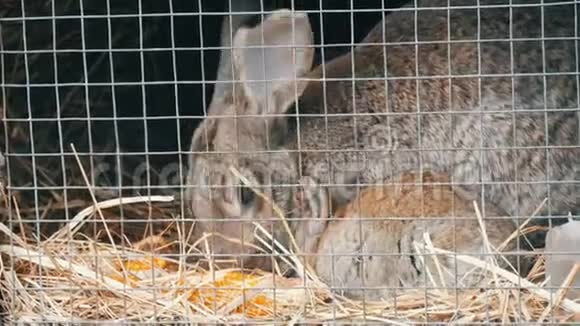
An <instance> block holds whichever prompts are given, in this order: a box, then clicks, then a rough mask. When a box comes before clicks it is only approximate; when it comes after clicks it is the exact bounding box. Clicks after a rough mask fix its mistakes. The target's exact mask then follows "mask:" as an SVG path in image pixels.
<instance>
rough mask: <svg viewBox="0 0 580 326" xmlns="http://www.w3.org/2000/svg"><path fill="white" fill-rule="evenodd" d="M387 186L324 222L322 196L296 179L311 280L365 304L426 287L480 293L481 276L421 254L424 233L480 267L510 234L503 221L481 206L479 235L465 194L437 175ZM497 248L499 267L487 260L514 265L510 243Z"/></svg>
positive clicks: (366, 192) (408, 176)
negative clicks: (473, 258) (300, 187)
mask: <svg viewBox="0 0 580 326" xmlns="http://www.w3.org/2000/svg"><path fill="white" fill-rule="evenodd" d="M392 182H393V183H391V184H385V185H375V186H369V187H366V188H363V189H361V190H360V193H359V195H358V196H357V197H355V199H354V200H353V201H351V202H350V203H348V204H347V205H344V206H342V207H340V208H339V209H338V210H337V211H336V212H335V213H334V214H333V216H332V217H331V218H329V217H330V210H329V207H330V203H329V200H328V196H327V192H326V190H325V189H324V188H323V187H319V186H317V185H316V183H315V182H314V181H313V180H312V178H310V177H304V178H302V180H301V183H302V184H303V187H304V189H303V192H304V193H303V194H302V195H303V196H297V198H296V200H297V201H298V203H299V204H298V205H299V206H300V207H301V208H302V209H303V212H304V214H305V215H304V216H308V218H307V219H305V220H304V221H303V222H302V223H304V224H303V225H302V227H301V228H300V229H299V231H298V233H297V234H296V239H297V241H298V243H299V246H300V247H301V249H302V250H303V251H302V252H303V254H306V257H308V258H307V261H308V263H309V264H310V266H312V267H313V268H314V270H315V272H316V273H317V275H318V276H319V277H320V278H321V279H322V280H323V281H325V282H326V283H327V284H328V285H329V286H330V287H331V288H333V289H335V290H337V291H339V292H340V293H341V294H342V295H345V296H347V297H350V298H356V299H361V297H362V296H363V295H364V296H365V298H366V299H371V300H379V299H387V298H388V297H389V296H391V295H395V294H396V292H397V289H398V288H399V289H401V288H421V287H424V286H425V285H428V286H438V287H448V288H451V289H453V288H457V287H476V286H481V281H483V280H485V278H484V277H483V276H484V275H483V274H482V273H481V272H478V271H474V268H473V266H472V265H470V264H467V263H462V262H461V261H460V260H457V261H456V260H455V259H454V257H451V256H446V255H436V256H430V255H429V251H428V250H423V251H421V248H423V247H422V244H423V243H424V240H423V239H424V238H423V237H424V233H427V234H429V236H430V239H431V241H432V243H433V245H434V246H435V247H436V248H439V249H444V250H448V251H451V252H455V253H458V254H468V255H469V254H470V255H475V256H477V255H479V256H478V258H480V259H482V260H485V259H486V257H492V256H493V254H492V253H491V252H489V250H495V248H498V247H500V246H501V245H502V244H503V242H504V241H506V240H508V239H509V238H510V236H511V235H512V233H514V232H515V231H516V228H515V226H514V224H513V223H512V222H511V221H510V220H509V218H506V216H505V214H503V213H501V212H500V211H499V210H498V209H496V208H494V207H492V206H490V205H488V206H487V207H486V212H485V215H484V217H483V218H482V223H483V225H484V227H485V229H482V228H481V227H480V223H479V221H478V219H477V215H476V211H475V208H474V203H473V201H472V199H473V198H472V197H471V195H470V194H469V193H463V192H461V191H454V189H452V187H451V186H450V178H449V177H448V176H447V175H444V174H438V173H431V172H424V173H423V174H422V175H421V176H420V175H419V174H417V173H405V174H403V175H400V176H397V177H395V178H394V179H392ZM482 230H485V231H486V237H487V239H488V240H489V243H490V244H491V247H490V248H488V247H486V244H485V242H484V237H483V235H482ZM415 246H417V247H415ZM491 248H494V249H491ZM501 249H502V250H503V251H505V252H506V254H505V256H504V258H506V260H503V259H502V258H500V257H498V256H495V257H494V259H495V261H496V262H497V263H498V264H499V265H500V266H501V267H508V266H510V265H511V266H519V265H518V264H517V263H516V259H517V257H516V256H514V255H511V254H510V253H509V252H512V251H514V250H515V249H517V248H516V242H515V241H513V240H512V241H509V242H506V244H505V247H503V248H501ZM486 254H487V255H486ZM435 257H436V258H435ZM522 258H523V257H522ZM436 260H437V263H436ZM520 261H521V262H522V263H525V262H526V260H525V259H521V260H520ZM456 262H457V263H456ZM437 264H439V266H440V267H438V266H437ZM439 269H440V270H441V273H440V272H439ZM429 275H430V276H429ZM431 279H433V280H434V281H431ZM426 281H427V282H426ZM433 283H435V284H433ZM361 288H365V290H364V291H363V290H362V289H361Z"/></svg>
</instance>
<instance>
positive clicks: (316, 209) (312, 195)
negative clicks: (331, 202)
mask: <svg viewBox="0 0 580 326" xmlns="http://www.w3.org/2000/svg"><path fill="white" fill-rule="evenodd" d="M299 182H300V185H301V189H300V191H297V192H296V193H295V195H294V201H295V203H296V205H297V206H296V207H298V208H299V209H300V210H301V212H302V213H303V214H304V217H306V218H313V219H326V218H328V196H327V194H326V190H325V189H324V188H322V187H320V186H319V185H318V184H317V183H316V181H314V179H313V178H312V177H307V176H306V177H302V178H300V181H299Z"/></svg>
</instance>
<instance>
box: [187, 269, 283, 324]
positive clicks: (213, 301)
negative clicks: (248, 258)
mask: <svg viewBox="0 0 580 326" xmlns="http://www.w3.org/2000/svg"><path fill="white" fill-rule="evenodd" d="M244 281H245V284H244ZM258 282H259V276H257V275H251V274H244V273H241V272H230V273H227V274H226V275H225V276H224V277H223V278H222V279H220V280H217V281H215V282H211V283H208V284H206V285H204V286H203V287H200V288H198V289H195V290H194V291H193V292H192V293H191V295H190V296H189V300H190V301H191V302H194V303H197V304H201V305H203V306H205V307H207V308H208V309H210V310H219V309H220V308H221V307H222V306H225V305H227V304H228V303H230V302H232V301H233V300H235V299H237V298H239V297H240V296H242V294H243V291H244V289H243V288H242V286H244V285H245V287H253V286H256V285H257V284H258ZM251 295H252V293H248V294H247V297H248V300H246V302H245V303H244V304H241V305H239V306H238V307H236V308H235V309H234V310H233V312H235V313H245V315H246V316H247V317H266V316H269V315H271V313H270V311H271V310H272V307H273V301H272V299H270V298H268V297H267V296H265V295H264V294H258V295H255V296H254V297H253V298H251Z"/></svg>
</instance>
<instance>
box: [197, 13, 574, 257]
mask: <svg viewBox="0 0 580 326" xmlns="http://www.w3.org/2000/svg"><path fill="white" fill-rule="evenodd" d="M410 9H411V7H409V6H407V7H404V8H403V10H402V11H399V12H394V13H391V14H389V15H387V16H386V17H385V19H384V20H383V23H381V24H379V25H377V26H376V27H375V28H374V29H373V30H372V31H371V32H370V33H369V34H368V36H367V37H366V38H365V39H364V40H363V41H362V43H361V44H360V45H358V46H357V47H355V48H354V49H353V50H352V53H349V54H346V55H343V56H341V57H338V58H336V59H334V60H332V61H330V62H326V63H325V64H323V65H320V66H318V67H315V68H313V69H312V67H311V65H312V58H313V52H314V49H313V47H312V43H313V36H312V31H311V27H310V25H309V21H308V18H307V16H306V15H304V14H300V13H297V12H290V11H288V10H279V11H276V12H274V13H272V14H271V15H269V16H268V17H267V18H266V19H265V20H264V21H263V22H262V23H261V24H259V25H257V26H255V27H244V26H242V27H240V28H239V29H238V30H237V32H236V33H235V36H234V39H233V46H234V48H235V49H234V50H233V52H232V53H233V56H232V62H233V67H234V70H233V74H232V75H233V77H234V80H235V83H234V84H233V85H232V87H222V88H220V90H219V92H216V93H215V94H214V96H213V99H212V103H211V105H210V107H209V110H208V116H207V118H206V119H205V121H203V123H202V124H201V125H200V126H199V128H197V129H196V131H195V132H194V135H193V139H192V144H191V150H192V154H191V156H190V166H189V174H188V179H187V184H188V185H189V187H188V191H187V195H186V196H187V197H186V199H187V201H188V207H189V208H190V209H191V212H192V214H193V215H194V216H195V217H196V219H197V224H196V230H197V232H212V231H215V232H218V233H221V234H223V235H224V236H226V237H227V238H235V239H241V242H242V245H240V244H232V243H230V242H229V241H216V242H214V243H212V246H213V248H212V249H213V251H214V253H216V254H225V255H238V254H251V253H253V252H254V249H253V248H252V246H251V245H249V244H251V243H252V241H253V226H252V222H259V223H261V224H262V225H264V226H265V227H267V228H270V229H271V231H272V232H273V233H274V235H275V236H276V237H277V238H278V239H279V240H281V241H282V242H286V243H287V242H288V238H287V237H286V236H287V233H286V231H285V229H284V228H283V227H282V225H281V224H280V223H281V222H280V219H279V218H278V217H276V214H274V213H275V212H274V211H273V210H272V207H271V205H270V203H269V202H268V201H266V200H264V199H263V198H261V197H259V196H256V195H255V194H254V192H252V190H250V189H248V188H245V187H240V186H241V182H240V180H239V178H238V177H237V176H236V175H234V174H233V173H232V171H231V170H230V166H233V167H235V168H236V169H237V170H238V171H239V172H240V173H242V174H243V175H244V176H245V177H246V178H247V179H248V180H249V181H250V182H251V183H253V184H255V185H257V187H258V188H259V189H260V190H261V191H262V192H263V193H264V194H265V195H267V196H268V197H269V198H271V199H272V201H273V202H275V203H276V204H277V205H278V206H279V207H280V208H282V210H283V211H284V212H285V213H286V214H287V217H288V218H291V217H300V214H298V213H297V211H296V208H295V207H293V205H292V202H293V200H292V198H293V195H292V194H293V191H294V189H296V188H293V187H292V185H295V186H297V185H298V180H299V179H300V177H301V176H309V177H311V178H312V179H313V180H314V181H315V182H316V183H317V184H321V185H326V186H328V187H329V191H330V197H331V200H332V205H333V206H332V207H339V206H341V205H344V204H346V203H348V202H349V201H350V200H352V199H353V198H354V197H355V196H356V194H357V187H359V186H360V185H364V184H373V183H381V182H385V181H387V180H389V179H390V178H392V177H393V176H396V175H399V174H400V173H403V172H405V171H423V170H425V169H429V170H432V171H442V172H446V173H448V174H450V175H451V178H452V181H453V182H454V183H455V184H456V185H459V186H463V188H465V189H466V190H467V191H469V192H472V193H473V194H475V195H476V196H480V197H482V198H484V199H485V202H488V203H489V204H490V205H493V206H494V207H497V209H499V210H501V211H503V212H506V213H507V214H509V215H510V216H512V217H513V220H514V221H516V222H517V220H518V218H519V217H523V218H527V217H528V216H529V214H531V213H532V212H533V211H534V210H535V209H536V208H537V206H538V205H540V203H541V202H542V201H543V200H544V198H546V197H549V201H548V205H546V206H544V209H543V210H542V211H541V215H543V216H548V215H550V216H557V215H566V214H568V212H572V213H574V214H578V207H579V205H578V201H577V196H578V193H579V191H578V190H579V189H578V188H579V187H578V185H577V182H578V180H579V179H580V178H579V173H578V162H579V161H580V149H579V147H578V145H579V131H578V130H579V129H578V128H579V124H578V97H579V96H578V85H577V84H578V74H577V69H578V68H577V64H576V52H577V51H576V50H577V46H576V42H575V41H574V40H573V37H574V35H575V33H576V31H575V30H574V28H575V27H574V26H575V22H574V19H575V18H574V7H573V6H566V5H550V6H544V7H541V6H529V7H528V6H523V7H517V8H513V9H511V10H510V9H509V8H504V7H498V8H480V9H475V8H474V9H462V10H451V11H447V10H437V9H433V8H430V9H429V10H419V11H415V10H410ZM478 17H480V19H479V20H478ZM510 22H511V23H510ZM478 27H479V28H478ZM542 27H543V29H542ZM510 37H512V38H513V39H518V41H514V42H512V43H510V42H508V39H509V38H510ZM540 39H543V40H540ZM479 40H481V42H480V41H479ZM450 41H451V42H450ZM385 42H386V43H387V45H383V44H384V43H385ZM370 43H372V44H370ZM284 45H286V46H289V45H290V46H294V47H295V48H294V50H293V49H292V48H291V47H283V46H284ZM226 61H227V60H226ZM355 79H356V80H355ZM264 80H268V81H270V82H268V83H264V82H260V81H264ZM295 113H300V115H297V114H295ZM282 115H286V116H282ZM226 116H227V117H226ZM482 209H483V212H484V214H485V205H484V207H483V208H482ZM299 225H300V223H294V222H290V227H291V229H293V232H295V231H296V228H298V227H300V226H299ZM532 243H533V244H534V245H539V246H541V245H543V236H541V235H540V236H537V237H536V238H533V239H532Z"/></svg>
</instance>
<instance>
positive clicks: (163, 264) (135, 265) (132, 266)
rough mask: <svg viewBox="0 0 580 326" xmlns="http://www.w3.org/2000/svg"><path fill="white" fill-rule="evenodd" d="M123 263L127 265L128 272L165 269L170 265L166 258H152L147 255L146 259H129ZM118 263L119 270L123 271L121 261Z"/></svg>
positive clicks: (124, 265)
mask: <svg viewBox="0 0 580 326" xmlns="http://www.w3.org/2000/svg"><path fill="white" fill-rule="evenodd" d="M122 264H123V267H125V269H126V270H127V271H128V272H142V271H148V270H150V269H153V268H161V269H165V268H167V266H168V263H167V261H166V260H163V259H161V258H157V257H153V259H151V257H147V258H145V259H134V260H127V261H124V262H123V263H122ZM116 265H117V270H119V271H121V270H122V267H121V264H119V262H117V264H116Z"/></svg>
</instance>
